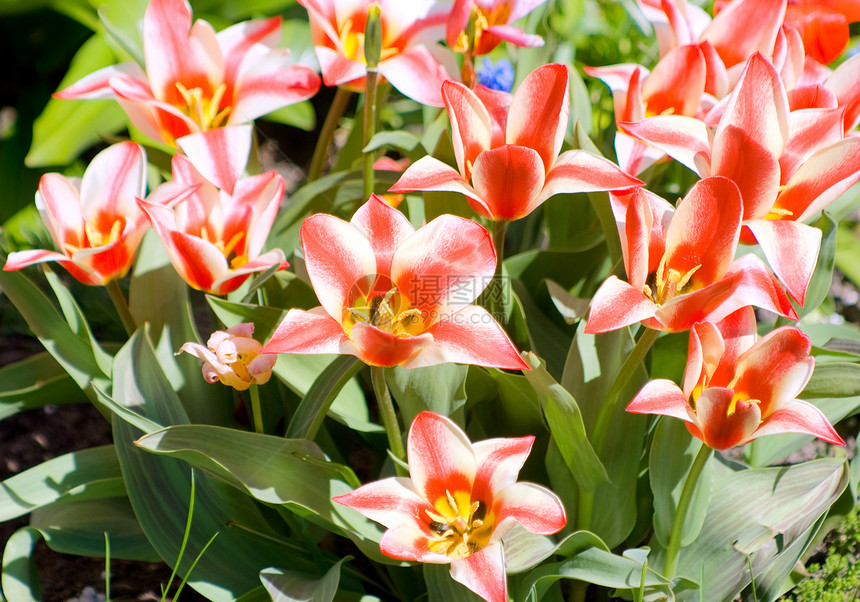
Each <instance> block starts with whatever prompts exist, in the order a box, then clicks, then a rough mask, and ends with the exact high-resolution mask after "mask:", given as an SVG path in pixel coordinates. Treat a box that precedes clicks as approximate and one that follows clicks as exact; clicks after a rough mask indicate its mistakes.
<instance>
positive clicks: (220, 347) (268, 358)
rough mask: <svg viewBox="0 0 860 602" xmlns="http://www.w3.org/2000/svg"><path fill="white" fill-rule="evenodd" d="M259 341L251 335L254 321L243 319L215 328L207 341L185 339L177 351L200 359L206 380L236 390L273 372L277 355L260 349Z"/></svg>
mask: <svg viewBox="0 0 860 602" xmlns="http://www.w3.org/2000/svg"><path fill="white" fill-rule="evenodd" d="M260 347H262V344H261V343H260V342H259V341H257V340H256V339H254V325H253V324H252V323H250V322H242V323H241V324H236V325H235V326H231V327H230V328H228V329H227V330H216V331H215V332H213V333H212V335H211V336H210V337H209V340H208V341H207V342H206V345H201V344H199V343H185V344H184V345H182V348H181V349H180V350H179V351H178V352H177V353H182V352H183V351H184V352H185V353H190V354H191V355H193V356H194V357H196V358H197V359H199V360H203V368H202V370H203V378H205V379H206V382H208V383H215V382H217V381H221V383H223V384H225V385H227V386H228V387H233V388H234V389H236V390H237V391H245V390H246V389H248V387H250V386H251V385H252V384H255V385H264V384H266V383H267V382H269V378H271V376H272V368H274V366H275V361H276V360H277V358H276V357H275V356H274V355H262V354H260V353H259V351H260Z"/></svg>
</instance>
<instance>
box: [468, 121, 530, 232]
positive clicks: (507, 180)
mask: <svg viewBox="0 0 860 602" xmlns="http://www.w3.org/2000/svg"><path fill="white" fill-rule="evenodd" d="M508 119H509V121H508V124H509V127H510V117H509V118H508ZM472 184H473V185H474V187H475V190H476V191H477V193H478V195H479V196H480V197H481V199H483V202H484V204H485V205H486V206H487V207H488V208H489V209H490V215H489V216H488V217H490V219H493V220H515V219H520V218H521V217H525V216H526V215H528V214H529V213H530V212H531V211H532V209H534V207H536V206H537V203H536V200H537V199H538V197H539V195H540V193H541V189H542V188H543V185H544V165H543V162H542V161H541V157H540V155H538V153H537V152H536V151H535V150H533V149H531V148H526V147H523V146H513V145H510V144H506V145H505V146H501V147H499V148H494V149H492V150H488V151H484V152H483V153H481V154H480V155H479V156H478V159H477V161H475V166H474V171H473V172H472Z"/></svg>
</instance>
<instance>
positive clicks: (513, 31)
mask: <svg viewBox="0 0 860 602" xmlns="http://www.w3.org/2000/svg"><path fill="white" fill-rule="evenodd" d="M484 33H485V34H490V35H492V36H496V37H497V38H499V39H500V40H504V41H505V42H510V43H511V44H513V45H514V46H519V47H520V48H539V47H540V46H543V45H544V40H543V38H542V37H540V36H538V35H534V34H529V33H526V32H524V31H523V30H522V29H520V28H519V27H515V26H513V25H491V26H490V27H488V28H487V29H485V30H484Z"/></svg>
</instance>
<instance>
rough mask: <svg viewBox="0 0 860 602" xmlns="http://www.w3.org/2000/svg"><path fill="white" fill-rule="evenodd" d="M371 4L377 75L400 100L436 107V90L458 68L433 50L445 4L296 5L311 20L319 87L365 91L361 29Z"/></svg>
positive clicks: (427, 0) (313, 1) (358, 1)
mask: <svg viewBox="0 0 860 602" xmlns="http://www.w3.org/2000/svg"><path fill="white" fill-rule="evenodd" d="M374 3H375V4H377V5H378V6H379V8H380V15H379V16H380V20H381V25H382V40H381V43H382V54H381V56H380V61H379V64H378V67H377V70H378V72H379V75H381V76H382V77H384V78H385V79H387V80H388V81H389V82H390V83H391V85H392V86H394V87H395V88H397V90H398V91H400V93H402V94H403V95H404V96H408V97H409V98H412V99H413V100H416V101H418V102H420V103H422V104H426V105H430V106H435V107H441V106H442V97H441V96H440V94H439V89H440V87H441V86H442V82H444V81H445V80H446V79H448V78H450V77H452V74H454V73H456V72H457V65H456V62H455V61H454V57H453V55H451V53H450V52H449V51H447V50H446V49H444V48H442V47H441V46H439V45H438V44H437V42H438V41H439V40H441V39H442V37H443V35H444V25H445V21H446V20H447V18H448V14H449V13H450V10H451V4H450V3H448V2H443V1H439V0H410V1H409V2H403V1H402V0H346V1H344V0H299V4H301V5H302V6H304V7H305V8H306V9H307V11H308V16H309V17H310V23H311V36H312V39H313V43H314V50H315V51H316V55H317V60H318V61H319V64H320V68H321V70H322V76H323V82H324V83H325V85H327V86H347V87H349V88H352V89H356V90H359V91H362V90H364V80H365V77H366V75H367V65H366V64H365V59H364V27H365V23H366V22H367V9H368V7H369V6H370V5H371V4H374Z"/></svg>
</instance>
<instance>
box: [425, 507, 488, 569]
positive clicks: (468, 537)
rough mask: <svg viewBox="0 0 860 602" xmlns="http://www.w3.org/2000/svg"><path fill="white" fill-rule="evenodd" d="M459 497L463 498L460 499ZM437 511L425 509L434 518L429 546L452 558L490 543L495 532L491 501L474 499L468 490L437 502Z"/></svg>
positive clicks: (464, 554)
mask: <svg viewBox="0 0 860 602" xmlns="http://www.w3.org/2000/svg"><path fill="white" fill-rule="evenodd" d="M458 498H459V502H458ZM435 510H436V512H434V511H432V510H430V509H425V512H426V514H427V517H428V518H429V519H430V523H429V525H428V526H429V528H430V532H431V534H432V536H431V537H432V539H431V541H430V542H429V548H430V549H431V550H432V551H434V552H439V553H442V554H445V555H446V556H448V557H449V558H451V559H452V560H457V559H459V558H465V557H466V556H469V555H470V554H474V553H475V552H477V551H478V550H481V549H483V548H485V547H486V546H487V544H488V543H489V542H490V536H491V535H492V534H493V516H492V515H490V514H489V513H488V510H489V509H488V508H487V505H486V504H485V503H484V502H482V501H480V500H476V501H472V500H471V499H470V496H469V495H468V494H467V493H466V492H459V491H458V492H457V493H456V495H451V492H450V491H446V492H445V498H442V499H440V500H439V501H438V502H437V503H436V508H435Z"/></svg>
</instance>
